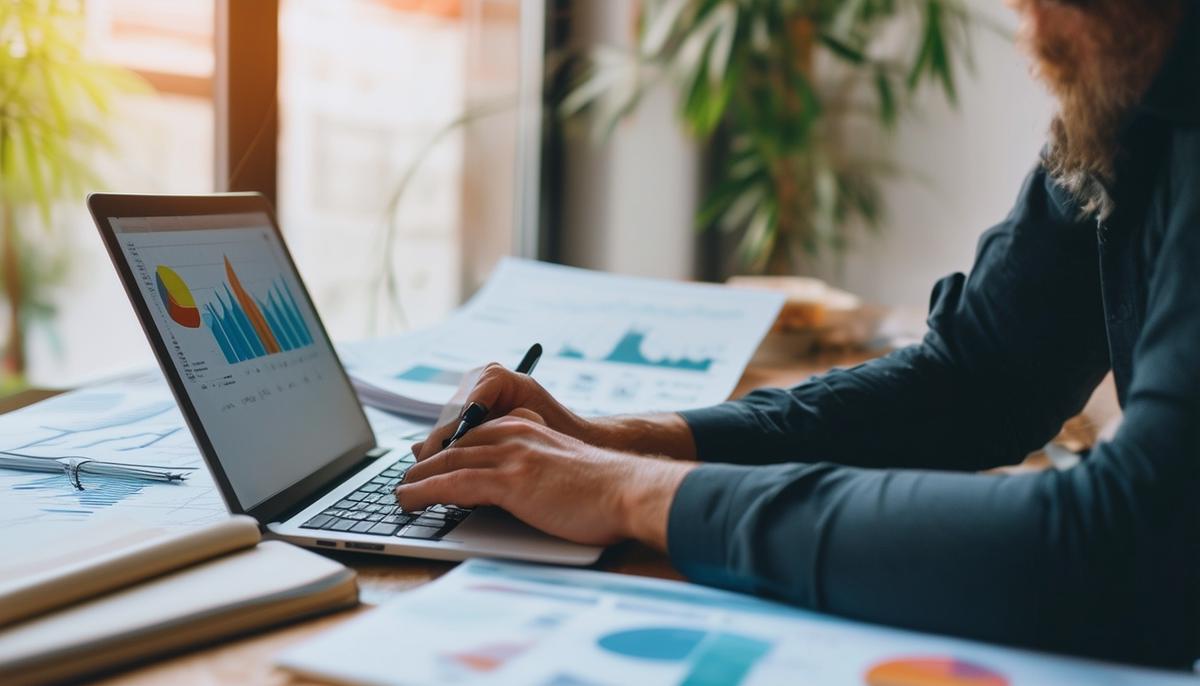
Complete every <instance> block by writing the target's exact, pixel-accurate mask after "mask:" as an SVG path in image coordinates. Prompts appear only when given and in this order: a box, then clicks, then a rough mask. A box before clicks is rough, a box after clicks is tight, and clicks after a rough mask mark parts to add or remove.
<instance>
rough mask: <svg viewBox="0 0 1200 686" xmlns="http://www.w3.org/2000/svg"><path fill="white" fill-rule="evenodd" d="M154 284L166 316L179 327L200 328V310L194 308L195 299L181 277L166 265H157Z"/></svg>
mask: <svg viewBox="0 0 1200 686" xmlns="http://www.w3.org/2000/svg"><path fill="white" fill-rule="evenodd" d="M154 282H155V285H157V286H158V297H159V298H161V299H162V303H163V307H165V308H167V315H169V316H170V317H171V319H173V320H174V321H175V323H176V324H179V325H180V326H186V327H187V328H189V329H196V328H199V327H200V309H199V308H198V307H196V299H195V298H193V297H192V292H191V291H190V290H188V287H187V284H186V283H184V281H183V277H181V276H179V274H177V273H175V270H174V269H171V268H170V267H168V266H166V265H161V264H160V265H159V266H158V269H156V270H154Z"/></svg>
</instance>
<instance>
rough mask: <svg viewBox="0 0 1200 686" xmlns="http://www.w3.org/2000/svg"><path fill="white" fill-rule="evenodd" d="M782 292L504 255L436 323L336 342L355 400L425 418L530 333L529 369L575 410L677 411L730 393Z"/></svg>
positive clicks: (519, 350)
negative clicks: (473, 372) (533, 351)
mask: <svg viewBox="0 0 1200 686" xmlns="http://www.w3.org/2000/svg"><path fill="white" fill-rule="evenodd" d="M783 300H784V297H783V296H782V295H781V294H777V293H770V292H766V291H754V290H742V289H732V288H725V287H722V286H713V285H708V284H687V283H679V282H674V281H662V280H657V279H645V278H635V277H626V276H616V275H612V274H603V273H599V272H591V271H587V270H582V269H573V268H570V267H561V266H556V265H549V264H543V263H538V262H530V261H526V260H517V259H506V260H504V261H502V262H501V263H500V264H499V266H497V268H496V271H495V272H494V273H493V275H492V277H491V279H489V280H488V283H487V284H486V285H485V286H484V287H483V289H482V290H480V292H479V293H478V294H476V296H475V297H474V298H472V299H471V301H470V302H468V303H467V304H466V305H465V306H463V308H462V309H461V310H459V311H458V312H457V313H456V314H454V315H453V316H452V317H450V319H448V320H447V321H446V322H445V323H443V324H441V325H439V326H437V327H434V328H432V329H428V330H425V331H422V332H418V333H416V334H412V335H406V336H400V337H396V338H391V339H383V340H373V341H367V342H364V343H356V344H351V345H343V346H340V347H339V349H338V351H339V354H340V355H341V357H342V361H343V363H344V364H345V365H346V368H347V370H348V371H349V372H350V375H351V377H352V379H353V380H354V384H355V387H356V388H357V389H358V391H359V394H360V397H361V398H362V400H363V402H364V403H366V404H368V405H373V406H375V407H378V408H381V409H384V410H387V411H390V412H398V413H401V414H409V415H414V416H419V417H425V418H428V419H435V418H436V417H437V416H438V414H439V412H440V410H441V407H442V405H444V404H445V403H446V402H448V401H449V400H450V398H451V396H452V395H453V394H454V392H455V390H456V389H457V388H458V386H459V384H460V382H461V380H462V379H463V376H464V374H465V373H466V372H467V371H468V370H470V369H473V368H477V367H480V366H482V365H484V364H487V363H488V362H500V363H502V364H504V365H506V366H508V367H512V366H513V365H515V364H516V363H517V361H518V360H520V359H521V356H522V355H523V354H524V353H525V351H526V350H527V349H528V348H529V346H530V345H531V344H533V343H541V344H542V347H543V348H545V351H546V352H545V354H544V355H543V357H542V361H541V363H540V364H539V365H538V367H537V370H536V372H535V373H534V378H536V379H537V380H538V381H539V382H540V383H541V384H542V385H543V386H545V387H546V388H547V389H548V390H549V391H550V392H551V393H553V394H554V395H555V397H557V398H558V399H559V400H560V401H562V402H563V403H564V404H565V405H567V406H568V407H570V408H571V409H573V410H575V411H576V412H579V413H580V414H583V415H589V416H597V415H609V414H627V413H638V412H653V411H660V410H682V409H687V408H695V407H703V406H707V405H713V404H716V403H719V402H721V401H723V400H725V399H726V398H727V397H728V396H729V393H730V392H731V391H733V389H734V386H736V385H737V382H738V379H739V378H741V375H742V372H743V371H744V370H745V367H746V363H747V362H749V361H750V358H751V357H752V356H753V355H754V351H755V350H756V349H757V348H758V345H759V343H760V342H761V341H762V338H763V336H765V335H766V333H767V331H768V330H769V329H770V328H771V324H772V323H773V322H774V321H775V317H776V316H777V315H778V314H779V310H780V308H781V307H782V306H783Z"/></svg>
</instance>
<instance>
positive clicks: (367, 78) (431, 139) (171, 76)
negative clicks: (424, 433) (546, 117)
mask: <svg viewBox="0 0 1200 686" xmlns="http://www.w3.org/2000/svg"><path fill="white" fill-rule="evenodd" d="M83 4H84V8H85V13H86V19H87V28H88V31H87V33H88V49H89V51H90V52H91V54H93V55H95V56H97V57H98V58H99V59H101V60H103V61H106V62H109V63H113V64H117V65H121V66H124V67H127V68H129V69H130V70H132V71H134V72H135V73H137V74H138V75H139V76H140V77H141V78H142V80H143V81H144V82H145V83H146V85H147V88H146V90H145V92H140V93H134V94H128V95H123V96H121V98H120V101H119V102H118V103H116V104H117V107H116V111H115V112H114V113H113V116H112V118H111V120H110V125H109V129H110V133H111V136H112V138H113V142H114V146H113V148H112V149H111V150H109V151H107V152H104V153H102V154H100V155H99V157H98V159H97V166H98V169H99V171H100V177H101V179H102V180H103V183H104V188H103V190H114V191H126V192H158V193H203V192H210V191H213V190H224V188H222V187H221V186H222V185H224V184H225V183H226V181H225V179H226V178H227V176H228V175H229V172H230V171H231V170H232V169H235V168H238V167H239V165H241V164H242V162H244V161H245V160H248V159H251V157H252V156H251V155H250V154H248V153H247V154H246V155H245V157H239V155H242V153H243V152H244V151H239V150H235V149H234V148H235V147H236V146H237V145H250V146H251V147H254V145H255V143H253V142H251V143H249V144H247V143H246V140H244V139H246V138H252V139H254V140H255V141H257V138H255V136H257V133H256V132H257V131H258V129H259V128H260V122H262V125H261V129H262V131H264V132H266V140H268V141H274V142H275V143H276V145H270V146H266V145H258V146H257V147H258V150H257V152H255V153H254V156H253V159H252V160H251V162H252V163H253V164H254V165H262V164H264V162H263V159H262V155H264V154H267V153H264V152H263V150H268V151H269V154H270V157H269V158H267V161H266V162H265V165H266V167H267V169H266V172H267V173H265V174H258V173H255V174H250V176H253V177H254V178H255V179H256V180H254V181H250V182H248V183H244V182H241V177H240V176H237V175H234V176H235V177H236V178H237V182H235V183H234V184H233V185H234V186H235V187H236V188H239V189H241V188H247V187H249V188H255V187H256V186H255V185H254V184H255V183H266V184H268V185H274V186H275V188H271V189H267V188H263V189H262V190H268V191H274V193H272V194H273V195H275V197H276V203H277V207H278V210H279V215H280V220H281V224H282V226H283V229H284V232H285V234H286V235H287V238H288V241H289V244H290V245H291V247H292V249H293V253H294V255H295V257H296V260H297V263H298V264H299V267H300V270H301V272H302V273H303V275H304V277H305V280H306V282H307V284H308V285H309V288H310V290H311V291H312V294H313V297H314V299H315V300H316V302H317V306H318V308H319V309H320V311H321V313H322V316H323V318H324V319H325V321H326V324H327V326H328V328H329V330H330V333H331V334H332V335H333V337H334V338H335V339H351V338H358V337H363V336H367V335H375V334H386V333H392V332H396V331H402V330H406V329H409V328H413V327H416V326H420V325H424V324H429V323H432V322H434V321H436V320H438V319H439V318H441V317H442V316H444V315H445V313H446V312H448V311H449V310H450V309H451V308H453V307H455V306H456V305H458V304H459V303H460V302H461V300H462V299H463V298H464V297H466V296H467V295H469V294H470V293H471V292H472V290H473V289H474V288H476V287H477V286H478V285H479V283H480V282H481V281H482V279H483V278H485V277H486V275H487V273H488V272H489V271H490V270H491V268H492V266H493V265H494V264H495V262H496V260H497V259H499V257H500V256H501V255H505V254H511V253H513V252H522V251H523V252H524V253H525V254H530V252H531V250H532V248H528V247H524V246H526V245H528V243H529V240H528V236H529V235H530V234H529V228H530V227H532V226H535V225H536V220H537V218H536V212H532V211H531V210H530V208H533V207H536V196H531V194H532V193H536V186H537V183H536V180H537V174H538V171H537V167H536V160H537V158H538V157H539V152H538V151H539V144H540V140H539V133H538V131H539V128H538V127H539V124H540V94H541V72H540V68H541V60H542V53H541V50H542V43H541V30H542V26H543V24H542V21H543V20H542V12H543V10H542V7H543V3H542V2H541V1H540V0H538V1H534V0H278V7H277V9H278V12H277V16H278V35H277V36H265V38H266V39H267V40H265V41H264V43H266V44H271V45H273V44H274V42H275V41H274V39H275V38H278V46H279V60H278V68H277V73H276V72H275V71H274V69H275V67H274V66H273V65H272V66H270V67H269V68H268V67H265V66H264V65H265V62H264V61H263V60H261V59H253V58H250V57H248V56H247V55H251V54H253V48H254V47H255V45H257V46H258V47H262V46H263V43H256V44H255V45H247V41H253V40H256V39H257V38H258V37H260V36H261V35H262V34H263V32H264V31H269V30H270V29H269V28H266V26H267V24H264V23H263V22H264V17H270V20H269V22H268V23H270V22H273V21H274V18H275V16H276V5H275V4H274V2H273V0H262V2H261V4H259V3H258V0H256V2H255V4H242V2H241V0H171V2H162V1H161V0H85V1H84V3H83ZM235 14H236V15H237V19H236V20H237V21H241V23H240V24H236V25H235V24H233V23H232V22H233V21H234V19H233V18H232V17H233V15H235ZM231 27H232V28H231ZM222 46H229V50H228V53H226V52H224V49H223V47H222ZM218 52H220V54H218ZM224 54H228V55H229V60H228V67H227V68H225V67H223V66H222V61H221V56H222V55H224ZM268 54H274V53H273V52H269V53H268ZM239 61H240V62H241V63H240V64H239ZM247 61H250V62H254V63H253V64H247V63H246V62H247ZM269 61H270V60H266V62H269ZM264 73H265V74H266V75H267V76H268V77H269V78H268V79H267V83H270V82H271V81H272V79H275V78H277V79H278V81H277V82H278V101H279V103H278V107H277V108H276V107H274V106H269V107H268V106H264V107H265V108H266V109H268V110H269V111H268V112H267V113H266V115H264V114H263V113H262V112H261V111H257V112H250V111H247V110H246V109H241V110H238V112H237V117H240V119H237V120H236V127H240V129H239V130H238V132H237V136H234V134H232V133H229V132H230V131H232V129H233V128H234V127H235V124H234V123H230V124H229V125H228V126H229V127H230V128H227V129H225V130H224V131H225V133H224V135H222V127H224V126H225V124H223V123H222V121H223V120H222V117H223V116H224V117H227V119H228V121H229V122H234V121H235V115H234V113H233V112H234V110H235V109H236V108H238V107H241V106H243V105H244V104H245V103H244V102H241V103H237V104H232V103H234V100H235V99H236V97H242V98H244V97H245V95H246V93H247V92H250V93H251V95H253V96H255V97H258V98H259V99H260V100H261V99H262V96H263V95H264V91H263V89H262V88H261V83H262V78H263V76H262V75H263V74H264ZM226 75H227V76H226ZM239 79H241V81H240V82H239ZM239 86H240V87H241V89H242V90H241V93H240V94H239V95H238V96H235V95H231V94H234V93H237V92H238V90H239ZM267 90H269V88H268V89H267ZM214 96H215V97H214ZM267 101H268V102H269V97H267ZM260 105H262V103H261V102H259V103H256V104H255V107H258V106H260ZM226 112H228V113H226ZM276 126H277V128H276ZM247 127H249V128H247ZM248 131H249V132H250V133H249V134H248V133H247V132H248ZM237 137H240V138H238V141H237V142H229V140H230V139H232V138H237ZM259 142H261V141H259ZM275 150H277V157H276V153H275ZM226 157H228V158H238V159H225V158H226ZM418 160H419V161H420V164H419V166H418V167H416V168H415V172H414V173H412V174H411V178H410V181H409V183H408V184H407V189H406V191H405V193H404V195H403V196H402V197H401V198H400V200H399V202H398V203H395V204H393V202H392V199H393V198H394V196H395V193H396V189H397V188H398V187H399V186H400V184H401V180H402V179H403V178H404V176H405V174H406V171H407V170H409V169H410V168H412V165H413V164H414V162H415V161H418ZM218 166H220V167H222V168H221V169H218V168H217V167H218ZM250 166H253V165H250ZM272 166H273V168H272ZM259 171H261V168H259ZM214 172H215V173H214ZM272 178H273V179H275V181H269V180H268V181H262V179H272ZM531 198H532V199H531ZM56 222H57V224H59V225H60V226H59V227H58V230H57V231H56V232H54V234H52V235H51V234H47V235H46V236H45V237H44V238H41V237H40V238H38V240H45V241H47V242H53V249H54V250H56V251H65V252H69V253H70V257H71V268H70V271H69V273H68V275H67V276H66V278H65V280H63V282H62V283H61V284H58V285H57V286H55V289H54V298H53V300H54V301H55V303H56V307H57V313H56V314H55V316H54V318H53V322H52V324H51V326H49V327H37V328H35V329H34V330H33V332H32V334H31V337H30V339H29V353H30V354H29V357H30V369H29V380H30V382H31V383H33V384H35V385H69V384H73V383H78V382H80V381H82V380H87V379H92V378H95V377H97V376H99V375H104V374H108V373H114V372H117V371H120V370H122V369H127V368H131V367H135V366H139V365H142V366H144V365H147V364H150V363H151V356H150V351H149V346H148V345H147V344H146V342H145V341H144V338H143V336H142V333H141V331H140V329H139V328H138V325H137V323H136V320H135V318H134V316H133V313H132V312H131V310H130V307H129V305H128V304H127V302H126V298H125V296H124V293H123V292H122V290H121V286H120V283H119V281H118V280H117V277H116V275H115V273H114V270H113V269H112V266H111V264H110V263H109V260H108V258H107V256H106V255H105V254H104V251H103V246H102V245H101V242H100V240H99V239H98V237H97V236H96V232H95V228H94V227H93V225H92V222H91V219H90V218H89V217H88V216H87V214H86V210H85V208H84V207H83V202H82V198H79V199H74V198H73V199H70V200H69V201H65V202H63V203H62V208H61V211H60V212H58V213H57V214H56ZM29 233H35V232H29ZM385 246H389V248H388V250H386V251H385ZM385 252H386V253H387V254H388V259H387V260H385V259H384V254H385ZM388 274H391V275H392V277H393V278H392V279H391V281H390V282H389V279H388V278H387V277H386V276H385V275H388Z"/></svg>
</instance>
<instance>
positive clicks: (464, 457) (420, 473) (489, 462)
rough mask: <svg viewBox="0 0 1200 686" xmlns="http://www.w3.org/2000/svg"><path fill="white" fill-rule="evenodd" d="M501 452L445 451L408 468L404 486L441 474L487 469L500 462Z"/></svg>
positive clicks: (489, 449)
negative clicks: (461, 470) (462, 470)
mask: <svg viewBox="0 0 1200 686" xmlns="http://www.w3.org/2000/svg"><path fill="white" fill-rule="evenodd" d="M500 452H501V451H499V450H496V449H495V447H493V446H477V447H472V448H465V447H459V446H457V445H455V446H454V447H453V448H450V449H448V450H443V451H442V452H440V453H438V454H437V455H434V456H433V457H431V458H429V459H427V460H424V461H422V462H418V463H416V464H414V465H413V466H411V467H409V468H408V471H407V472H405V474H404V479H403V480H402V481H401V483H402V484H413V483H416V482H418V481H422V480H424V479H428V478H430V477H432V476H437V475H439V474H448V473H450V472H454V471H458V470H460V469H486V468H488V467H494V466H496V465H497V464H498V463H499V462H500V459H501V458H500Z"/></svg>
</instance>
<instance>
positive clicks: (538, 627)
mask: <svg viewBox="0 0 1200 686" xmlns="http://www.w3.org/2000/svg"><path fill="white" fill-rule="evenodd" d="M397 636H413V637H419V638H418V639H417V640H403V641H397V640H396V637H397ZM278 662H279V664H280V665H282V666H283V667H284V668H286V669H290V670H292V671H294V672H298V673H301V674H305V675H312V676H316V677H318V678H322V679H328V680H331V681H335V682H338V683H354V684H374V685H377V684H396V685H411V684H481V685H482V684H529V685H531V686H603V685H610V684H611V685H617V684H642V685H645V686H654V685H656V684H684V685H687V686H756V685H760V684H761V685H766V684H821V685H822V686H935V685H936V686H1062V685H1063V684H1103V685H1105V686H1126V685H1127V686H1134V684H1137V685H1139V686H1172V685H1174V684H1180V685H1183V684H1191V685H1194V684H1195V683H1196V681H1195V677H1194V676H1190V675H1187V674H1175V673H1170V672H1160V671H1154V670H1147V669H1137V668H1130V667H1123V666H1118V665H1111V664H1105V663H1100V662H1093V661H1087V660H1079V659H1072V658H1065V657H1057V656H1051V655H1047V654H1041V653H1035V652H1031V651H1022V650H1014V649H1010V648H1001V647H998V646H990V645H986V644H982V643H976V642H972V641H965V640H959V639H953V638H946V637H939V636H932V635H927V634H919V633H915V632H910V631H901V630H896V629H888V628H884V627H878V626H873V625H868V624H863V623H858V622H850V621H846V620H840V619H835V618H832V617H828V616H824V615H819V614H816V613H812V612H805V611H802V610H797V609H795V608H791V607H788V606H785V605H779V604H776V603H770V602H766V601H763V600H758V599H755V598H753V597H750V596H745V595H740V594H735V593H727V592H724V591H717V590H713V589H709V588H704V587H700V586H694V585H690V584H684V583H680V582H675V581H661V580H657V579H645V578H639V577H633V576H626V575H618V574H606V573H602V572H592V571H584V570H570V569H561V568H553V567H541V566H534V565H520V564H511V563H503V562H492V561H486V560H470V561H468V562H465V563H463V564H462V565H459V566H458V567H457V568H456V569H455V570H454V571H452V572H450V573H449V574H447V575H445V576H443V577H441V578H440V579H438V580H437V581H435V582H433V583H430V584H427V585H425V586H422V587H420V588H418V589H416V590H414V591H409V592H407V593H404V594H402V595H401V596H400V597H399V598H397V599H396V600H393V601H391V602H390V603H388V604H386V605H384V606H382V607H381V608H379V609H376V610H374V611H372V612H371V613H369V614H367V615H365V616H363V617H361V618H358V619H355V620H352V621H350V622H348V623H346V624H344V625H342V626H339V627H337V628H335V629H333V630H332V631H330V632H328V633H326V634H324V635H322V636H319V637H317V638H315V639H313V640H311V641H307V642H305V643H302V644H300V645H298V646H296V647H294V648H292V649H291V650H289V651H288V652H286V653H284V654H283V655H282V656H281V657H280V658H278Z"/></svg>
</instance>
